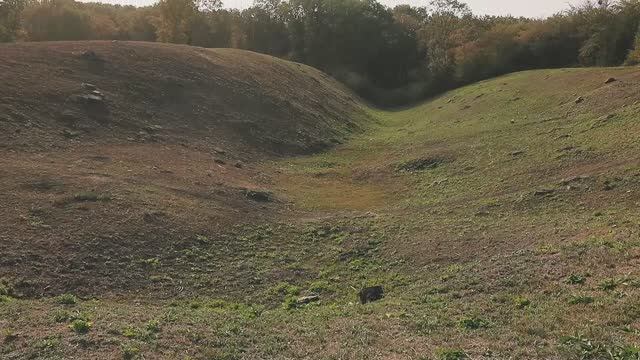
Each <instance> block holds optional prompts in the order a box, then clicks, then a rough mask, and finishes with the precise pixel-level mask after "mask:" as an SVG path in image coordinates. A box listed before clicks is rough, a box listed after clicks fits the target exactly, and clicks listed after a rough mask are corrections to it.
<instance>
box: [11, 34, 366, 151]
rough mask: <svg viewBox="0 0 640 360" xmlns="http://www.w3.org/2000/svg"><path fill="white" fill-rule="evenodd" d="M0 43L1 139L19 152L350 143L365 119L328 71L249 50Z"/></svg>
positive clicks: (287, 148)
mask: <svg viewBox="0 0 640 360" xmlns="http://www.w3.org/2000/svg"><path fill="white" fill-rule="evenodd" d="M1 50H2V51H0V69H1V71H0V82H1V83H2V84H3V85H2V88H0V91H1V92H0V99H2V100H0V114H2V115H1V116H2V118H1V120H2V121H0V126H1V128H0V130H2V135H1V136H2V138H1V140H2V144H3V146H4V147H9V148H12V149H33V148H35V147H40V148H47V147H59V146H61V143H64V139H65V138H72V139H78V140H82V141H97V142H113V141H119V142H127V141H143V140H153V141H157V142H163V143H181V142H187V143H189V144H191V145H200V146H207V145H213V146H218V147H225V146H230V147H240V149H244V150H253V151H254V153H261V152H264V151H267V152H273V153H304V152H312V151H316V150H319V149H324V148H327V147H329V146H331V145H334V144H335V143H338V142H340V141H342V140H343V139H344V138H345V136H347V135H349V133H350V132H352V131H353V130H354V129H355V128H356V127H357V125H358V120H360V119H359V118H360V117H362V116H364V115H363V113H362V111H361V110H360V108H359V105H358V104H357V103H356V100H355V99H354V98H353V97H352V96H351V95H350V94H349V93H348V92H346V91H345V90H344V88H343V87H342V86H341V85H340V84H338V83H337V82H336V81H334V80H332V79H330V78H329V77H328V76H326V75H325V74H323V73H321V72H319V71H317V70H315V69H313V68H310V67H308V66H304V65H301V64H295V63H290V62H286V61H283V60H279V59H276V58H273V57H270V56H265V55H260V54H256V53H252V52H247V51H241V50H231V49H214V50H209V49H201V48H194V47H187V46H176V45H162V44H154V43H131V42H61V43H39V44H34V43H29V44H13V45H3V46H2V48H1Z"/></svg>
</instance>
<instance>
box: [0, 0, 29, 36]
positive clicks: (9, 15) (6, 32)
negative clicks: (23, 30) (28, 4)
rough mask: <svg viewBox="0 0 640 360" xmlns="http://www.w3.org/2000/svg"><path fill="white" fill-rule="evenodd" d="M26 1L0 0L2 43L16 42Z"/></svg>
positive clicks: (0, 33)
mask: <svg viewBox="0 0 640 360" xmlns="http://www.w3.org/2000/svg"><path fill="white" fill-rule="evenodd" d="M24 7H25V0H0V42H9V41H15V40H16V38H17V35H18V30H19V29H20V21H21V18H22V11H23V10H24Z"/></svg>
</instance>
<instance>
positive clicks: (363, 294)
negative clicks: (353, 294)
mask: <svg viewBox="0 0 640 360" xmlns="http://www.w3.org/2000/svg"><path fill="white" fill-rule="evenodd" d="M358 296H359V297H360V303H361V304H366V303H370V302H374V301H378V300H380V299H382V298H383V297H384V289H383V288H382V286H372V287H366V288H364V289H362V290H360V293H359V294H358Z"/></svg>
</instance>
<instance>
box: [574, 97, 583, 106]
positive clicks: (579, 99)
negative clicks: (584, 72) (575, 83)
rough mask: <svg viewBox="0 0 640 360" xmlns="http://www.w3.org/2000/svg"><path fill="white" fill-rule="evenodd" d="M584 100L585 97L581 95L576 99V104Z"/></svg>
mask: <svg viewBox="0 0 640 360" xmlns="http://www.w3.org/2000/svg"><path fill="white" fill-rule="evenodd" d="M583 101H584V98H583V97H582V96H579V97H578V98H577V99H575V100H574V102H575V103H576V104H580V103H581V102H583Z"/></svg>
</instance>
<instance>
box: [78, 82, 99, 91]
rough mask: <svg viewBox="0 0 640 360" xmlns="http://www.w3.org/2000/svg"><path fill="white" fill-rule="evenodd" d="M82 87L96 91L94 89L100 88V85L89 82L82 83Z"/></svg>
mask: <svg viewBox="0 0 640 360" xmlns="http://www.w3.org/2000/svg"><path fill="white" fill-rule="evenodd" d="M82 88H83V89H85V90H89V91H94V90H98V87H97V86H95V85H93V84H89V83H82Z"/></svg>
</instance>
